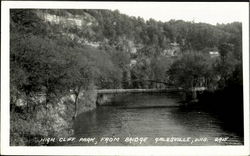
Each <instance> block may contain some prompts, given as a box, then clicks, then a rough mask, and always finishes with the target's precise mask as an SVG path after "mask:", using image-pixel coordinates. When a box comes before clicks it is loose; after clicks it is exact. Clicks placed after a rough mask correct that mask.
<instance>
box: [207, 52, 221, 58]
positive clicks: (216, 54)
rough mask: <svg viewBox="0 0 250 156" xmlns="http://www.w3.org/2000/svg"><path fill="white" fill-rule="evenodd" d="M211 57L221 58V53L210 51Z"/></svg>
mask: <svg viewBox="0 0 250 156" xmlns="http://www.w3.org/2000/svg"><path fill="white" fill-rule="evenodd" d="M209 55H210V57H211V58H214V57H219V56H220V53H219V52H218V51H209Z"/></svg>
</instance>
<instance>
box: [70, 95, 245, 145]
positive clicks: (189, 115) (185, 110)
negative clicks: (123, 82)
mask: <svg viewBox="0 0 250 156" xmlns="http://www.w3.org/2000/svg"><path fill="white" fill-rule="evenodd" d="M180 99H181V98H180V97H179V95H178V94H176V93H161V94H159V93H154V94H148V93H147V94H146V93H143V94H134V95H124V96H123V97H121V98H120V99H119V100H116V101H114V105H111V106H100V107H97V109H95V110H93V111H90V112H86V113H82V114H80V115H79V116H78V117H77V119H76V120H75V123H74V130H75V135H74V137H76V141H74V142H67V143H66V144H67V145H70V146H72V145H77V146H82V145H87V146H92V145H99V146H109V145H111V146H117V145H118V146H137V145H143V146H162V145H164V146H174V145H185V146H192V145H242V144H243V138H242V137H241V136H239V135H238V134H237V133H234V132H232V131H229V130H228V129H226V128H225V126H224V123H223V122H222V121H221V120H220V119H219V117H218V116H217V115H215V114H212V113H209V112H206V111H203V110H202V109H200V108H189V107H185V106H183V104H182V103H181V102H180ZM105 139H106V140H105Z"/></svg>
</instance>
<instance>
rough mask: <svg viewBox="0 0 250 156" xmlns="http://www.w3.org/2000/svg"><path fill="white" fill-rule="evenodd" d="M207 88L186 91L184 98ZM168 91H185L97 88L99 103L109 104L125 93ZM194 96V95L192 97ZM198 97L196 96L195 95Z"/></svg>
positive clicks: (182, 90) (174, 89)
mask: <svg viewBox="0 0 250 156" xmlns="http://www.w3.org/2000/svg"><path fill="white" fill-rule="evenodd" d="M204 90H206V88H205V87H195V88H194V89H193V90H192V91H191V90H190V91H189V92H190V93H191V94H189V95H187V94H186V93H187V92H185V94H183V96H184V97H183V98H184V99H186V98H187V96H193V94H192V93H195V96H196V92H202V91H204ZM167 92H183V93H184V89H182V88H165V89H100V90H97V101H96V103H97V105H107V104H111V103H112V100H113V99H114V98H115V97H117V96H120V95H125V94H131V93H133V94H134V93H167ZM191 98H193V97H191ZM194 98H196V97H194Z"/></svg>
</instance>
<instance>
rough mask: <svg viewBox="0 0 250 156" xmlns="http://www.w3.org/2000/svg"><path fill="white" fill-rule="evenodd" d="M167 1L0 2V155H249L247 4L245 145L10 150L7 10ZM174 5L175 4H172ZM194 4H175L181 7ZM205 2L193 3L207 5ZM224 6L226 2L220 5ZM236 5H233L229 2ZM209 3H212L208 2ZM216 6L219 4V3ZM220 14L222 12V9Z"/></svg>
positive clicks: (246, 13)
mask: <svg viewBox="0 0 250 156" xmlns="http://www.w3.org/2000/svg"><path fill="white" fill-rule="evenodd" d="M167 3H170V2H144V3H143V2H58V1H57V2H51V1H50V2H41V1H36V2H35V1H2V2H1V4H2V5H1V10H2V11H1V22H2V28H1V55H2V56H1V85H2V86H1V154H5V155H7V154H12V155H43V154H48V155H58V154H61V155H79V154H82V155H83V154H84V155H98V154H99V155H111V154H112V155H118V154H119V155H142V154H145V155H166V154H167V155H177V154H178V155H207V154H213V155H248V154H249V147H250V146H249V17H248V16H249V5H248V3H247V2H245V3H244V2H241V4H242V8H241V11H242V12H241V13H244V17H242V18H241V20H242V23H243V66H244V67H243V80H244V126H245V127H244V131H245V134H244V142H245V145H244V146H178V147H177V146H168V147H162V146H144V147H131V146H130V147H110V146H109V147H107V146H105V147H90V146H88V147H86V146H84V147H79V146H78V147H64V146H63V147H10V146H9V127H10V123H9V121H10V120H9V119H10V118H9V115H10V114H9V9H10V8H69V9H79V8H85V9H87V8H88V9H91V8H92V9H111V8H116V7H117V6H119V7H121V6H128V5H130V6H132V5H137V6H144V7H146V6H147V5H151V6H152V5H155V6H156V7H157V5H165V4H167ZM171 3H172V4H173V3H176V2H171ZM190 3H196V2H188V3H187V2H185V3H184V2H182V3H176V4H178V5H180V6H182V7H185V5H186V4H190ZM207 3H208V2H202V3H201V2H199V3H196V4H202V5H206V4H207ZM220 3H223V4H225V5H226V2H220ZM230 3H236V2H230ZM210 4H211V3H210ZM216 4H219V3H218V2H217V3H216ZM216 4H215V5H216ZM222 11H223V10H222Z"/></svg>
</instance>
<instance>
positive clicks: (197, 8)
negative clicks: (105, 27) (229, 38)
mask: <svg viewBox="0 0 250 156" xmlns="http://www.w3.org/2000/svg"><path fill="white" fill-rule="evenodd" d="M247 8H248V3H245V2H238V3H235V2H220V3H219V2H206V3H205V2H200V3H191V2H188V3H187V2H186V3H184V2H182V3H180V2H179V3H173V2H172V3H171V2H169V3H163V2H162V3H159V2H158V3H150V2H145V3H125V4H123V5H112V9H111V10H115V9H117V10H119V11H120V13H124V14H127V15H129V16H136V17H138V16H140V17H142V18H144V19H145V20H148V19H150V18H153V19H155V20H160V21H162V22H167V21H169V20H171V19H175V20H184V21H193V22H195V23H199V22H202V23H210V24H213V25H216V24H217V23H219V24H221V23H224V24H226V23H231V22H235V21H238V22H241V21H242V19H243V18H244V17H245V16H247V14H246V13H247V12H246V10H247Z"/></svg>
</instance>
